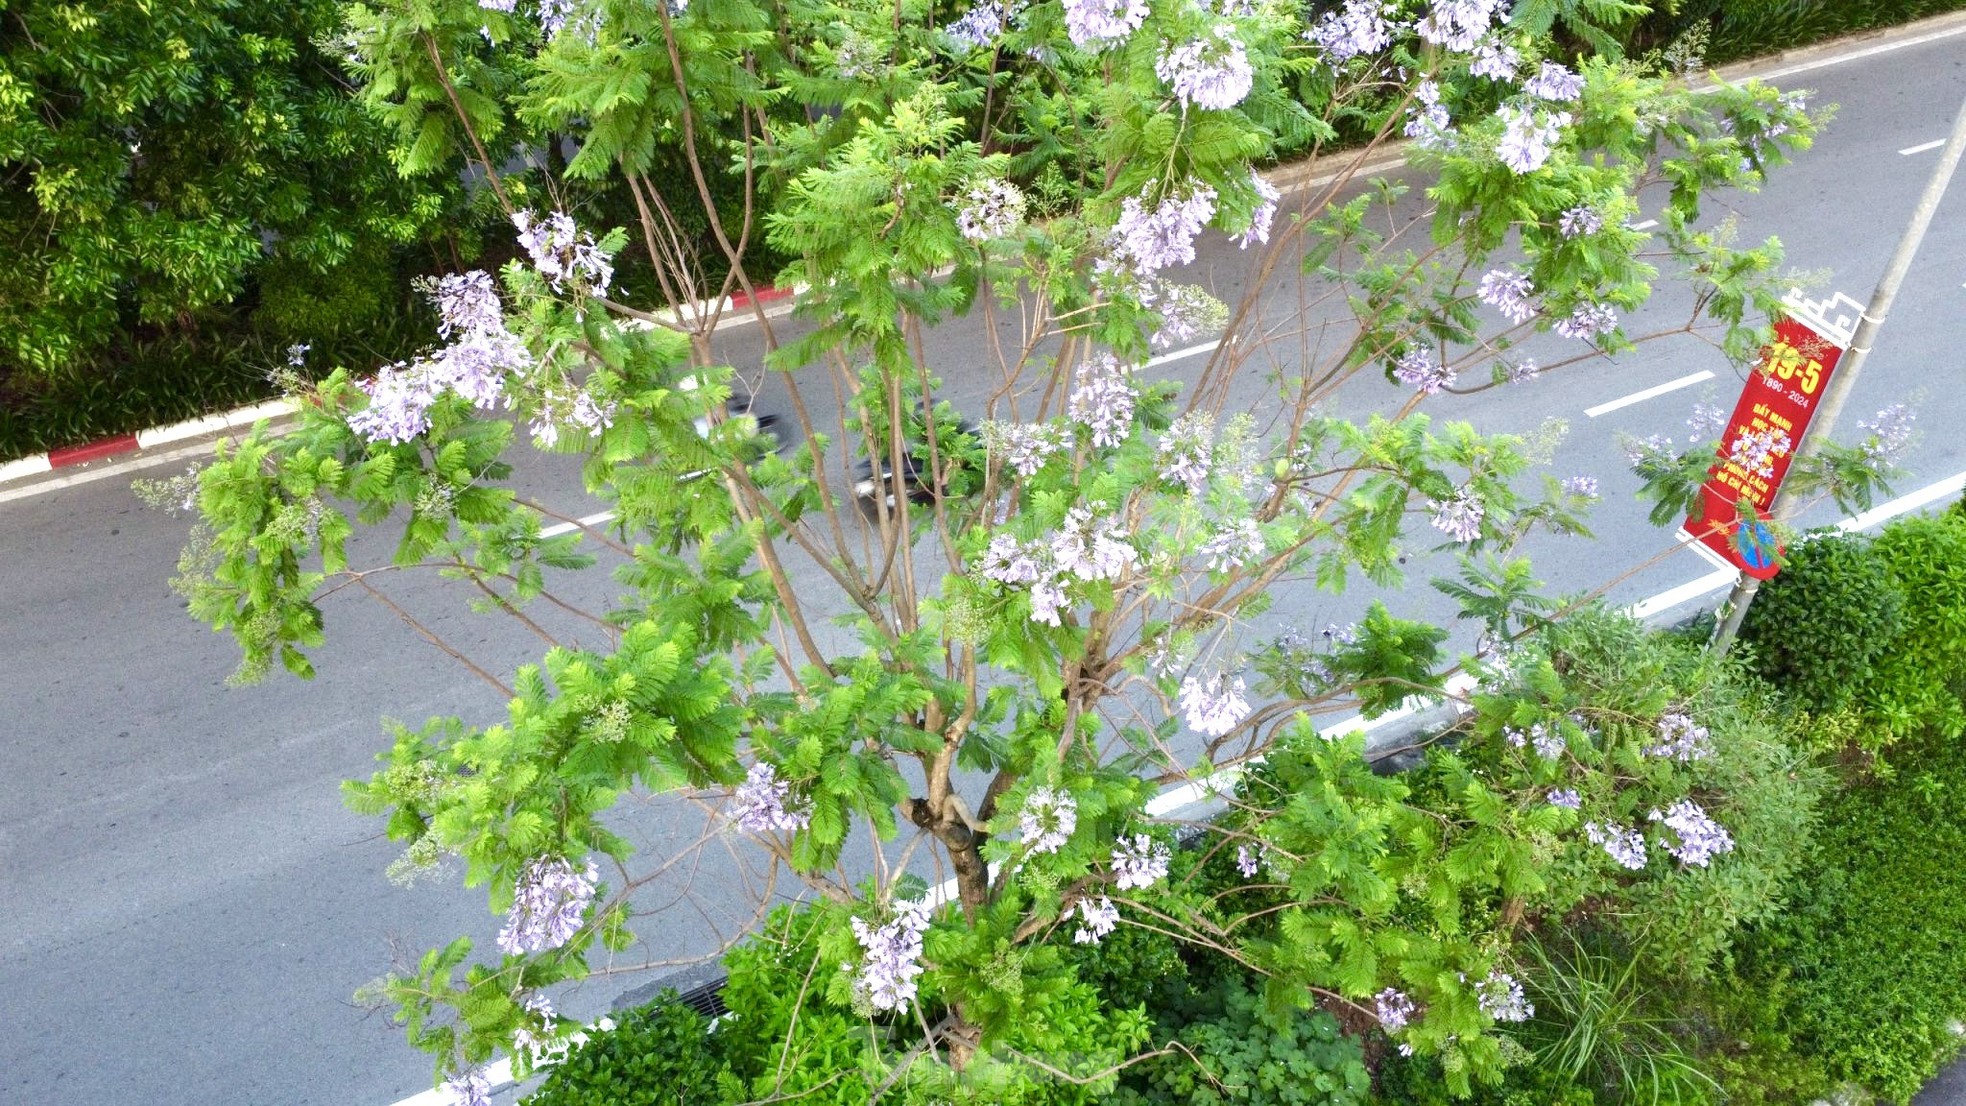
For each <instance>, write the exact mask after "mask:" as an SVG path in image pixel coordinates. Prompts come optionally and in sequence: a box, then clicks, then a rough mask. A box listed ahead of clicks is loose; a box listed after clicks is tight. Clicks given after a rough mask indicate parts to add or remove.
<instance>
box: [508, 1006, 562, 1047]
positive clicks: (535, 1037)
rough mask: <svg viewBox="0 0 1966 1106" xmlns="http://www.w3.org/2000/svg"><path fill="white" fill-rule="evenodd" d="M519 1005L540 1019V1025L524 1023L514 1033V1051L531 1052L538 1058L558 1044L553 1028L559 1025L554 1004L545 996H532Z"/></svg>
mask: <svg viewBox="0 0 1966 1106" xmlns="http://www.w3.org/2000/svg"><path fill="white" fill-rule="evenodd" d="M519 1005H520V1006H521V1008H523V1009H524V1010H525V1011H526V1013H528V1014H531V1015H532V1016H533V1017H534V1018H536V1019H538V1024H537V1025H536V1026H535V1025H534V1023H532V1022H522V1023H520V1025H519V1027H518V1028H517V1029H514V1030H513V1031H512V1051H513V1052H514V1053H519V1052H529V1053H532V1054H533V1056H534V1057H535V1058H536V1057H537V1056H538V1055H539V1054H540V1053H542V1052H544V1051H546V1050H547V1049H550V1048H552V1047H553V1046H554V1044H556V1043H557V1042H555V1041H554V1039H553V1028H554V1026H555V1025H556V1024H558V1022H557V1019H555V1017H554V1016H553V1003H552V1001H551V1000H550V999H548V998H547V997H546V996H545V995H531V996H528V997H527V998H526V1000H525V1001H524V1002H522V1003H520V1004H519Z"/></svg>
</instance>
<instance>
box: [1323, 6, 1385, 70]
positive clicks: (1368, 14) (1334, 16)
mask: <svg viewBox="0 0 1966 1106" xmlns="http://www.w3.org/2000/svg"><path fill="white" fill-rule="evenodd" d="M1393 10H1394V9H1393V7H1392V5H1390V4H1388V3H1386V2H1385V0H1345V6H1344V7H1343V8H1334V9H1332V10H1330V11H1327V12H1325V13H1324V14H1323V15H1322V16H1319V17H1318V21H1317V22H1316V23H1314V24H1312V25H1311V29H1310V30H1309V31H1307V32H1305V35H1304V37H1306V38H1308V39H1310V40H1311V41H1312V42H1313V43H1316V44H1317V45H1318V46H1319V47H1321V48H1323V50H1324V55H1325V58H1326V59H1327V60H1329V61H1330V62H1331V64H1332V65H1333V66H1334V67H1336V66H1340V65H1343V64H1345V63H1346V62H1348V61H1350V60H1352V59H1353V58H1356V57H1363V56H1364V55H1366V54H1376V53H1378V52H1379V51H1381V50H1384V49H1385V48H1386V47H1388V46H1391V45H1392V43H1393V30H1394V25H1393V24H1392V23H1391V22H1389V21H1388V20H1387V18H1386V17H1387V16H1388V15H1390V14H1392V12H1393Z"/></svg>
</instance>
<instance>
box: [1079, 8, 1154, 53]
mask: <svg viewBox="0 0 1966 1106" xmlns="http://www.w3.org/2000/svg"><path fill="white" fill-rule="evenodd" d="M1146 21H1147V0H1065V33H1066V34H1067V35H1068V36H1070V37H1071V40H1072V45H1074V46H1082V47H1087V48H1090V49H1093V50H1103V49H1105V48H1106V47H1108V46H1113V45H1117V44H1118V43H1119V42H1121V41H1122V40H1124V39H1125V38H1126V37H1127V36H1128V35H1131V34H1132V33H1133V32H1134V31H1137V30H1139V29H1140V24H1142V23H1144V22H1146Z"/></svg>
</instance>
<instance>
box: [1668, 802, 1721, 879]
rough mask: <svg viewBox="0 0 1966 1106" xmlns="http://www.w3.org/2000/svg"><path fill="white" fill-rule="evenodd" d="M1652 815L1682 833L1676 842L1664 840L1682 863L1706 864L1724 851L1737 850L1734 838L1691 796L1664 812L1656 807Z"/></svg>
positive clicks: (1701, 865) (1704, 865)
mask: <svg viewBox="0 0 1966 1106" xmlns="http://www.w3.org/2000/svg"><path fill="white" fill-rule="evenodd" d="M1651 818H1652V820H1653V821H1654V822H1659V823H1661V824H1663V825H1664V826H1665V827H1666V828H1667V829H1669V830H1671V831H1673V833H1674V834H1676V835H1677V836H1678V838H1679V840H1678V841H1677V842H1676V843H1675V842H1664V843H1663V847H1664V848H1665V850H1666V851H1667V852H1669V853H1671V854H1672V855H1673V856H1674V857H1677V858H1678V860H1679V862H1680V863H1681V864H1685V865H1688V866H1690V867H1694V868H1704V867H1706V866H1707V863H1708V861H1710V860H1712V859H1713V858H1714V857H1716V856H1719V855H1720V854H1721V853H1730V852H1733V851H1734V838H1733V837H1732V836H1730V835H1729V834H1728V832H1727V831H1726V829H1724V828H1722V827H1721V825H1720V823H1718V822H1716V821H1714V820H1713V819H1712V818H1709V817H1708V816H1707V812H1706V811H1704V810H1701V809H1700V807H1699V804H1697V803H1695V802H1693V801H1692V800H1691V799H1681V800H1680V801H1678V802H1676V803H1674V804H1672V805H1671V806H1669V807H1667V808H1666V809H1665V812H1664V813H1663V814H1662V813H1660V812H1659V811H1656V810H1655V811H1653V812H1652V814H1651Z"/></svg>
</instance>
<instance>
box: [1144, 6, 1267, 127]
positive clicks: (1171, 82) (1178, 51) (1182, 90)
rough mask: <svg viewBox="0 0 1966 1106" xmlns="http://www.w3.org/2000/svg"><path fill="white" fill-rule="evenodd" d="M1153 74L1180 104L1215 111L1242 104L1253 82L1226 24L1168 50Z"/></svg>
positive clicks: (1231, 29) (1246, 57) (1252, 71)
mask: <svg viewBox="0 0 1966 1106" xmlns="http://www.w3.org/2000/svg"><path fill="white" fill-rule="evenodd" d="M1154 72H1156V73H1158V74H1160V79H1161V80H1163V81H1166V82H1167V87H1168V89H1169V90H1170V91H1172V92H1173V93H1174V98H1175V99H1177V100H1179V101H1181V103H1182V104H1184V105H1188V106H1192V107H1198V108H1208V109H1213V110H1216V111H1226V110H1228V109H1229V108H1232V107H1235V106H1236V105H1237V104H1240V103H1242V101H1243V98H1244V97H1245V96H1248V95H1249V90H1250V88H1251V87H1253V86H1254V83H1255V79H1256V70H1255V69H1254V68H1253V67H1251V66H1250V64H1249V54H1248V53H1247V52H1246V51H1245V50H1244V49H1243V46H1242V41H1241V40H1240V39H1238V38H1236V35H1235V28H1234V27H1233V26H1231V25H1229V24H1226V23H1222V24H1217V25H1216V26H1215V27H1214V28H1212V29H1211V30H1210V31H1209V32H1208V33H1207V34H1205V35H1203V36H1202V37H1200V38H1198V39H1196V40H1194V41H1193V42H1188V43H1183V44H1182V45H1179V46H1174V47H1170V48H1169V49H1168V50H1167V52H1166V53H1164V54H1162V55H1161V57H1160V61H1159V62H1157V63H1156V64H1155V66H1154Z"/></svg>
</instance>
